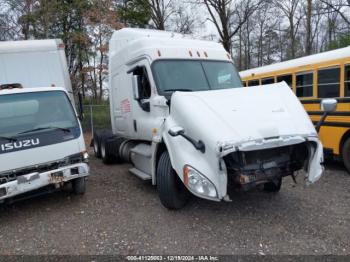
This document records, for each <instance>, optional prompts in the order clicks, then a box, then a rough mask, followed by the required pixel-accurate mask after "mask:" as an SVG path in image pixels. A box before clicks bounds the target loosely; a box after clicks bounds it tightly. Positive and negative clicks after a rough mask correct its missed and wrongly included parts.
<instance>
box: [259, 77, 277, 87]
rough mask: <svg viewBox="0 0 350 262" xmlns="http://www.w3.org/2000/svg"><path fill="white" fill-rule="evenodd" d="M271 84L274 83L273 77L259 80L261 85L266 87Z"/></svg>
mask: <svg viewBox="0 0 350 262" xmlns="http://www.w3.org/2000/svg"><path fill="white" fill-rule="evenodd" d="M273 83H275V79H274V78H273V77H269V78H263V79H261V84H262V85H268V84H273Z"/></svg>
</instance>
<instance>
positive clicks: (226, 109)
mask: <svg viewBox="0 0 350 262" xmlns="http://www.w3.org/2000/svg"><path fill="white" fill-rule="evenodd" d="M170 115H171V118H172V119H173V121H174V122H173V123H174V125H179V126H181V127H182V128H184V130H185V132H186V134H188V135H189V136H191V137H192V138H194V139H197V140H199V139H200V140H202V141H204V143H205V144H206V146H210V147H216V148H217V147H218V145H219V146H220V145H221V146H235V147H237V146H238V147H240V146H241V147H242V148H241V149H243V150H244V146H243V145H244V144H247V143H249V142H251V141H261V140H265V139H271V138H288V137H289V138H291V137H294V138H295V137H300V138H302V137H306V136H317V132H316V130H315V128H314V126H313V124H312V122H311V120H310V118H309V116H308V115H307V113H306V112H305V110H304V108H303V106H302V104H301V103H300V101H299V100H298V98H297V97H296V96H295V95H294V93H293V92H292V91H291V89H290V88H289V86H288V85H287V84H286V83H284V82H282V83H276V84H271V85H265V86H257V87H249V88H234V89H225V90H215V91H213V90H211V91H201V92H191V93H187V92H176V93H175V94H174V95H173V97H172V100H171V114H170ZM292 140H293V139H292ZM295 142H296V141H295ZM299 142H301V141H299ZM290 143H294V142H290ZM246 148H248V147H246ZM247 150H248V149H247Z"/></svg>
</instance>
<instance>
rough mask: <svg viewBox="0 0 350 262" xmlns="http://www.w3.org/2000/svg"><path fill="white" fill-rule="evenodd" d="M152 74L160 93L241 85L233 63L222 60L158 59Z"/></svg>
mask: <svg viewBox="0 0 350 262" xmlns="http://www.w3.org/2000/svg"><path fill="white" fill-rule="evenodd" d="M153 74H154V78H155V81H156V84H157V87H158V91H159V93H160V94H162V95H166V94H169V93H171V92H174V91H205V90H215V89H227V88H236V87H242V82H241V79H240V77H239V75H238V73H237V70H236V69H235V67H234V66H233V64H232V63H230V62H224V61H195V60H158V61H156V62H154V64H153Z"/></svg>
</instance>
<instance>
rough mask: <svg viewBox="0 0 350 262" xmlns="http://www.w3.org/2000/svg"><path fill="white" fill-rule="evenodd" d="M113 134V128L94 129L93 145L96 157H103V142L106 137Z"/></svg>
mask: <svg viewBox="0 0 350 262" xmlns="http://www.w3.org/2000/svg"><path fill="white" fill-rule="evenodd" d="M110 136H113V133H112V131H111V130H106V129H104V130H96V131H94V136H93V147H94V153H95V157H97V158H101V142H102V141H103V140H104V139H105V138H106V137H110Z"/></svg>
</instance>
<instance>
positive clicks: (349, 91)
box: [344, 64, 350, 96]
mask: <svg viewBox="0 0 350 262" xmlns="http://www.w3.org/2000/svg"><path fill="white" fill-rule="evenodd" d="M344 80H345V83H344V84H345V96H350V64H348V65H345V79H344Z"/></svg>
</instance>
